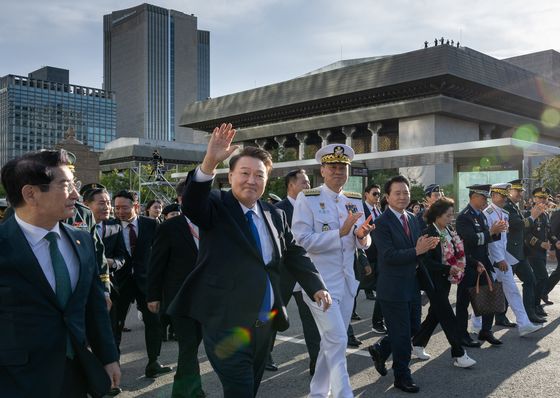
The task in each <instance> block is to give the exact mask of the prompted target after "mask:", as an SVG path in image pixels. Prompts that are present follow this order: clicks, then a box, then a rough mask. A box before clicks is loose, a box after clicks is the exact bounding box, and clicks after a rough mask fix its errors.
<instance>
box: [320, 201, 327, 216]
mask: <svg viewBox="0 0 560 398" xmlns="http://www.w3.org/2000/svg"><path fill="white" fill-rule="evenodd" d="M319 208H320V209H321V210H320V211H319V213H323V214H326V213H327V210H326V209H325V202H319Z"/></svg>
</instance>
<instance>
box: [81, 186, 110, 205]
mask: <svg viewBox="0 0 560 398" xmlns="http://www.w3.org/2000/svg"><path fill="white" fill-rule="evenodd" d="M100 193H106V194H107V195H109V191H107V190H106V189H105V188H95V189H90V190H87V191H86V192H84V203H91V202H93V198H95V195H98V194H100Z"/></svg>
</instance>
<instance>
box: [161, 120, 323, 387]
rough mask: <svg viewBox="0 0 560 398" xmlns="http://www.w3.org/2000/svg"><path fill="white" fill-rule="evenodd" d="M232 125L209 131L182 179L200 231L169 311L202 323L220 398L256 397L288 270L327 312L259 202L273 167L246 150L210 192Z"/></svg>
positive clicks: (308, 267) (295, 250)
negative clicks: (192, 262) (219, 187)
mask: <svg viewBox="0 0 560 398" xmlns="http://www.w3.org/2000/svg"><path fill="white" fill-rule="evenodd" d="M234 136H235V130H234V129H233V128H232V126H231V124H227V125H226V124H222V125H221V126H220V127H219V128H218V127H217V128H216V129H214V132H213V133H212V137H211V138H210V141H209V143H208V150H207V152H206V155H205V157H204V160H203V162H202V164H201V165H200V166H199V167H198V168H197V169H196V170H195V171H193V172H191V173H190V174H189V176H188V177H187V183H186V188H185V191H184V193H183V213H184V214H185V215H187V217H189V219H190V220H192V221H193V222H194V223H195V224H196V225H197V226H198V227H199V228H200V230H201V235H200V237H201V240H200V250H199V255H198V259H197V264H196V268H195V270H194V271H193V272H192V273H191V274H190V275H189V276H188V277H187V280H186V281H185V283H184V284H183V286H182V287H181V290H180V291H179V293H178V294H177V296H176V298H175V300H174V301H173V303H172V304H171V307H170V308H169V310H168V312H169V313H170V314H171V315H172V316H185V315H187V316H191V317H193V318H195V319H197V320H198V321H199V322H200V323H201V324H202V331H203V341H204V346H205V349H206V354H207V355H208V359H209V360H210V363H211V364H212V367H213V368H214V370H215V371H216V373H217V374H218V377H219V378H220V381H221V382H222V386H223V389H224V396H225V397H226V398H233V397H235V398H249V397H254V396H255V395H256V394H257V390H258V387H259V384H260V381H261V378H262V374H263V372H264V364H265V358H266V356H267V355H268V352H269V350H270V339H271V333H272V330H280V331H283V330H286V329H287V328H288V326H289V324H288V319H287V313H286V307H285V304H284V302H283V300H282V295H281V292H280V281H279V279H280V278H279V274H280V269H281V267H288V268H289V269H290V270H291V272H292V273H293V274H294V276H295V279H296V281H297V282H299V283H300V284H301V285H302V287H303V288H304V290H305V291H306V293H307V294H308V295H310V297H312V298H313V299H314V300H315V301H316V303H317V304H319V305H321V304H322V305H323V307H324V309H325V310H326V309H327V308H328V307H329V306H330V303H331V298H330V295H329V294H328V292H327V291H326V290H325V286H324V283H323V282H322V280H321V277H320V276H319V274H318V272H317V270H316V269H315V267H314V266H313V263H311V261H310V260H309V258H308V257H306V256H305V251H304V250H303V249H302V248H301V247H299V246H297V245H296V244H295V243H294V239H293V237H292V234H291V232H290V229H289V227H288V224H287V221H286V216H285V214H284V212H283V211H282V210H280V209H277V208H275V207H274V206H272V205H271V204H268V203H266V202H264V201H261V200H259V199H260V198H261V197H262V194H263V192H264V188H265V185H266V182H267V179H268V175H269V172H270V170H271V168H272V159H271V157H270V154H269V153H268V152H266V151H264V150H261V149H259V148H254V147H246V148H244V149H243V150H242V151H241V152H240V153H239V154H237V155H235V156H234V157H233V158H232V159H230V162H229V166H230V171H229V174H228V178H229V182H230V184H231V190H230V191H228V192H224V191H211V184H212V180H213V176H214V173H215V169H216V166H217V165H218V164H219V163H220V162H222V161H224V160H225V159H227V158H228V157H229V156H230V155H231V154H232V153H233V152H234V151H235V150H236V149H237V146H233V145H231V142H232V140H233V137H234Z"/></svg>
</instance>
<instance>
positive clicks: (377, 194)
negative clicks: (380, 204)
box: [371, 192, 380, 196]
mask: <svg viewBox="0 0 560 398" xmlns="http://www.w3.org/2000/svg"><path fill="white" fill-rule="evenodd" d="M379 194H380V192H372V193H371V195H372V196H379Z"/></svg>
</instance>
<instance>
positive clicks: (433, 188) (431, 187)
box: [424, 184, 441, 196]
mask: <svg viewBox="0 0 560 398" xmlns="http://www.w3.org/2000/svg"><path fill="white" fill-rule="evenodd" d="M432 192H441V189H440V187H439V185H438V184H430V185H428V186H427V187H426V188H425V189H424V195H425V196H430V195H431V194H432Z"/></svg>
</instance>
